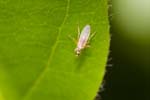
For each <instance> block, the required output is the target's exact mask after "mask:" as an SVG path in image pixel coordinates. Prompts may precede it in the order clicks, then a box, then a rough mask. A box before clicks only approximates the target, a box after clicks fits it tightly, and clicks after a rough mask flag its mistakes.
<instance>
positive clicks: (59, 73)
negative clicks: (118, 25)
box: [0, 0, 109, 100]
mask: <svg viewBox="0 0 150 100" xmlns="http://www.w3.org/2000/svg"><path fill="white" fill-rule="evenodd" d="M87 24H90V25H91V30H92V33H94V32H96V35H95V37H94V38H93V39H92V40H91V41H90V45H91V47H90V48H86V49H85V50H83V51H82V52H81V55H80V56H79V57H76V56H75V53H74V49H75V48H76V44H75V43H74V42H72V40H70V39H69V38H68V36H69V35H71V36H72V37H75V38H76V37H77V35H78V32H77V27H78V26H79V27H80V29H82V28H83V27H84V26H85V25H87ZM108 48H109V23H108V15H107V0H0V100H93V98H94V97H95V96H96V92H97V91H98V88H99V85H100V83H101V81H102V78H103V75H104V71H105V64H106V59H107V55H108Z"/></svg>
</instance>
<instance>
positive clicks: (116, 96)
mask: <svg viewBox="0 0 150 100" xmlns="http://www.w3.org/2000/svg"><path fill="white" fill-rule="evenodd" d="M110 4H111V5H110V21H111V22H110V24H111V34H112V40H111V48H110V49H111V53H110V57H112V61H110V62H109V63H110V64H113V67H107V73H106V76H105V79H104V80H105V81H106V83H105V85H104V89H105V90H104V91H103V92H102V93H101V95H102V98H103V100H150V0H112V1H111V2H110Z"/></svg>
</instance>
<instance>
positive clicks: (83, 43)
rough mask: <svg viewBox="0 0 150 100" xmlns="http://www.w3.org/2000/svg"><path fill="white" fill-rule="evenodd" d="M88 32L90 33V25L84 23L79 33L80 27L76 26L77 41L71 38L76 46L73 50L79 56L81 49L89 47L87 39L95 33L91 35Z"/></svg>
mask: <svg viewBox="0 0 150 100" xmlns="http://www.w3.org/2000/svg"><path fill="white" fill-rule="evenodd" d="M90 33H91V26H90V25H85V27H84V28H83V29H82V31H81V33H80V29H79V27H78V39H77V42H76V40H75V39H73V40H74V41H75V42H76V44H77V46H76V48H75V50H74V51H75V53H76V56H79V55H80V54H81V51H82V50H83V49H85V48H86V47H89V41H90V39H91V38H92V37H93V36H94V35H95V33H93V34H92V35H90Z"/></svg>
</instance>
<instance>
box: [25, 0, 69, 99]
mask: <svg viewBox="0 0 150 100" xmlns="http://www.w3.org/2000/svg"><path fill="white" fill-rule="evenodd" d="M69 5H70V0H67V6H66V13H65V17H64V19H63V21H62V24H61V25H60V27H59V31H58V35H57V38H56V42H55V43H54V45H53V47H52V51H51V53H50V56H49V59H48V63H47V65H46V67H45V68H44V70H43V71H42V72H41V74H40V75H39V76H38V78H37V79H36V80H35V81H34V83H33V85H32V86H31V88H30V89H29V90H28V92H27V93H26V95H25V96H24V98H23V100H26V99H27V98H28V97H29V96H30V95H31V94H32V92H33V91H34V90H35V89H36V87H37V85H38V84H39V83H40V81H41V80H42V79H43V78H44V76H45V74H46V73H47V71H48V68H49V67H48V66H49V65H50V64H51V62H52V58H53V56H54V54H55V50H56V48H57V45H58V41H59V38H60V34H61V31H62V26H63V25H64V24H65V22H66V20H67V17H68V13H69Z"/></svg>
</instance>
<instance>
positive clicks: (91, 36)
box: [88, 32, 96, 41]
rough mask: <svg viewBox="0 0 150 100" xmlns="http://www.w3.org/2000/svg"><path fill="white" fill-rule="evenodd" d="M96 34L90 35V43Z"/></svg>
mask: <svg viewBox="0 0 150 100" xmlns="http://www.w3.org/2000/svg"><path fill="white" fill-rule="evenodd" d="M95 34H96V32H94V33H92V34H91V35H90V37H89V39H88V41H91V40H92V38H94V36H95Z"/></svg>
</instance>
